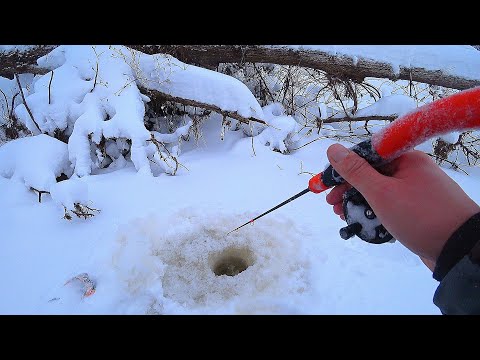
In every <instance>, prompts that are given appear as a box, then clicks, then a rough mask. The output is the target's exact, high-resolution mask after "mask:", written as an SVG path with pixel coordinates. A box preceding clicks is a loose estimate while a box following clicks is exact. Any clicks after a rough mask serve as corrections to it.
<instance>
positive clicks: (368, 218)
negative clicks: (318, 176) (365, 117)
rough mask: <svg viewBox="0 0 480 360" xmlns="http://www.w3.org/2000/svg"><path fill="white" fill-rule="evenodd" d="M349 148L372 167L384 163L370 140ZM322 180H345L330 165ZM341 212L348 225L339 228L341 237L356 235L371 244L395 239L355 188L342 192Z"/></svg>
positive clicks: (330, 182) (339, 182)
mask: <svg viewBox="0 0 480 360" xmlns="http://www.w3.org/2000/svg"><path fill="white" fill-rule="evenodd" d="M350 150H352V151H354V152H356V153H357V154H358V155H360V156H361V157H363V158H364V159H365V160H367V161H368V162H369V163H370V164H371V165H372V166H374V167H379V166H381V165H383V164H384V161H383V159H382V158H381V157H380V156H379V155H378V154H377V153H376V152H375V151H374V150H373V147H372V144H371V140H366V141H363V142H361V143H359V144H357V145H355V146H353V147H352V148H350ZM322 182H323V184H325V185H327V186H329V187H331V186H335V185H339V184H343V183H344V182H345V180H344V179H343V178H342V177H341V176H340V174H338V173H337V172H336V171H335V169H334V168H333V167H332V165H329V166H327V168H326V169H325V171H324V172H323V173H322ZM343 214H344V215H345V221H346V222H347V224H348V225H347V226H345V227H343V228H341V229H340V236H341V237H342V239H345V240H347V239H350V238H351V237H352V236H355V235H357V236H358V237H359V238H360V239H362V240H363V241H366V242H368V243H371V244H384V243H386V242H394V241H395V239H394V238H393V236H392V235H391V234H390V233H389V232H388V231H387V229H385V227H384V226H383V225H382V223H381V222H380V220H378V218H377V215H375V212H374V211H373V210H372V208H371V207H370V205H369V204H368V202H367V200H366V199H365V198H364V197H363V195H362V194H361V193H360V192H359V191H358V190H357V189H355V188H351V189H349V190H347V191H346V192H345V193H344V194H343Z"/></svg>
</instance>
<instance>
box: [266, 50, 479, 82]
mask: <svg viewBox="0 0 480 360" xmlns="http://www.w3.org/2000/svg"><path fill="white" fill-rule="evenodd" d="M274 47H288V48H293V49H305V50H319V51H324V52H327V53H328V54H331V55H344V56H348V57H350V58H352V60H353V62H354V64H355V65H356V64H357V63H358V61H359V59H361V58H364V59H370V60H375V61H379V62H384V63H387V64H390V65H391V66H392V69H393V71H394V72H395V73H396V74H397V75H398V74H399V73H400V67H405V68H424V69H427V70H442V71H443V72H444V73H446V74H449V75H454V76H458V77H463V78H465V79H471V80H480V71H479V69H480V52H479V51H478V50H477V49H475V48H474V47H472V46H470V45H442V46H438V45H287V46H281V45H275V46H274Z"/></svg>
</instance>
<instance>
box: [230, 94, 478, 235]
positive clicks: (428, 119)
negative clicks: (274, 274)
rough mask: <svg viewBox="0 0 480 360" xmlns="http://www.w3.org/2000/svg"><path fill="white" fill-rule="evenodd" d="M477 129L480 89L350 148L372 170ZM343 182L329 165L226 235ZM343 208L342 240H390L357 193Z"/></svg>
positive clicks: (433, 106) (423, 111)
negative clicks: (436, 139) (447, 135)
mask: <svg viewBox="0 0 480 360" xmlns="http://www.w3.org/2000/svg"><path fill="white" fill-rule="evenodd" d="M477 128H480V87H476V88H473V89H469V90H465V91H461V92H458V93H456V94H454V95H451V96H448V97H446V98H443V99H439V100H436V101H434V102H432V103H430V104H427V105H424V106H421V107H419V108H417V109H416V110H414V111H412V112H410V113H408V114H405V115H403V116H401V117H399V118H398V119H397V120H395V121H394V122H393V123H391V124H389V125H388V126H386V127H385V128H383V129H382V130H381V131H379V132H378V133H375V134H373V135H372V136H371V138H370V139H369V140H366V141H363V142H361V143H359V144H357V145H355V146H353V147H351V148H350V150H351V151H354V152H355V153H357V154H358V155H360V156H361V157H363V158H364V159H365V160H367V161H368V163H370V165H372V166H373V167H374V168H379V167H381V166H383V165H385V164H388V163H389V162H391V161H392V160H394V159H396V158H398V157H399V156H400V155H402V154H403V153H405V152H406V151H409V150H412V149H413V148H414V147H415V146H417V145H419V144H421V143H423V142H424V141H426V140H428V139H430V138H432V137H435V136H439V135H442V134H445V133H449V132H452V131H465V130H473V129H477ZM344 182H345V180H344V179H343V178H342V177H341V176H340V175H339V174H338V173H337V172H336V171H335V170H334V169H333V167H332V165H330V164H329V165H328V166H327V167H326V169H325V170H324V171H323V172H321V173H319V174H317V175H315V176H313V177H312V178H311V179H310V181H309V183H308V188H307V189H305V190H303V191H301V192H300V193H298V194H296V195H294V196H293V197H291V198H290V199H288V200H286V201H284V202H282V203H281V204H279V205H277V206H275V207H274V208H272V209H270V210H268V211H266V212H264V213H263V214H261V215H259V216H257V217H256V218H254V219H252V220H250V221H248V222H246V223H245V224H243V225H241V226H239V227H237V228H236V229H234V230H232V231H230V232H229V233H228V234H230V233H232V232H234V231H236V230H238V229H240V228H242V227H243V226H245V225H248V224H250V223H253V222H254V221H255V220H257V219H259V218H261V217H262V216H265V215H266V214H268V213H270V212H272V211H274V210H276V209H278V208H279V207H281V206H283V205H286V204H288V203H289V202H291V201H293V200H295V199H297V198H299V197H300V196H302V195H304V194H306V193H308V192H313V193H316V194H319V193H321V192H324V191H325V190H327V189H330V188H331V187H333V186H336V185H340V184H343V183H344ZM342 206H343V213H344V215H345V221H346V222H347V226H345V227H343V228H341V229H340V236H341V237H342V238H343V239H345V240H346V239H349V238H351V237H352V236H355V235H357V236H358V237H359V238H360V239H362V240H364V241H366V242H369V243H373V244H383V243H386V242H388V241H391V240H393V236H392V235H391V234H390V233H389V232H388V231H387V230H386V229H385V227H384V226H383V225H382V224H381V223H380V221H379V220H378V218H377V217H376V215H375V213H374V212H373V210H372V208H371V207H370V205H369V204H368V202H367V201H366V200H365V198H364V197H363V196H362V194H360V192H359V191H358V190H357V189H355V188H351V189H349V190H348V191H346V192H345V194H344V195H343V204H342ZM228 234H227V235H228Z"/></svg>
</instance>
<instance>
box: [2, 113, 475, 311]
mask: <svg viewBox="0 0 480 360" xmlns="http://www.w3.org/2000/svg"><path fill="white" fill-rule="evenodd" d="M220 123H221V121H220V119H219V118H218V117H216V118H213V119H211V120H210V121H209V122H208V123H207V124H206V125H205V128H204V129H203V133H204V135H205V136H204V139H203V140H201V141H200V145H199V147H196V146H194V144H193V143H192V144H191V143H184V144H183V147H184V148H183V157H182V163H183V164H184V165H185V166H186V167H187V168H188V169H189V171H186V170H185V169H183V168H182V169H181V170H179V172H178V174H177V176H168V175H166V174H161V175H160V176H158V177H150V176H145V175H142V174H141V173H138V172H137V171H136V170H135V168H134V167H133V165H132V164H131V163H130V164H129V165H128V166H127V167H125V168H124V169H121V170H117V171H114V172H109V173H104V174H98V175H92V176H87V177H84V178H82V179H80V180H77V181H83V182H85V183H86V184H87V185H88V197H89V199H90V201H91V205H92V206H93V207H95V208H97V209H100V210H101V212H100V213H99V214H98V215H96V216H95V217H93V218H90V219H87V220H83V219H78V218H76V217H75V218H74V219H73V220H72V221H66V220H65V219H62V216H63V208H62V207H61V206H59V205H58V204H57V203H55V202H54V201H53V200H52V199H51V198H50V196H48V195H44V196H43V200H42V203H38V201H37V195H36V194H34V193H33V192H30V191H28V190H27V188H26V187H25V186H24V185H23V184H22V183H21V182H16V181H12V180H10V179H5V178H1V177H0V208H1V209H3V210H2V216H1V217H0V229H2V230H1V233H2V237H1V241H0V274H2V281H3V283H2V287H3V289H4V291H3V292H2V296H1V298H0V313H3V314H46V313H48V314H60V313H68V314H99V313H102V314H103V313H109V314H110V313H112V314H119V313H120V314H124V313H135V314H136V313H140V314H143V313H153V314H155V313H160V314H173V313H175V314H188V313H209V314H211V313H262V314H264V313H274V314H277V313H281V314H284V313H295V314H297V313H299V314H439V310H438V309H437V308H436V307H435V306H434V305H433V303H432V296H433V292H434V290H435V288H436V285H437V283H436V281H435V280H433V279H432V278H431V273H430V271H429V270H428V269H427V268H426V267H425V266H424V265H423V264H422V263H421V261H420V260H419V259H418V258H417V257H416V256H414V255H412V254H411V253H410V252H409V251H408V250H406V249H405V248H404V247H403V246H402V245H401V244H399V243H398V242H396V243H394V244H384V245H378V246H377V245H370V244H366V243H364V242H362V241H361V240H359V239H358V238H354V239H351V240H349V241H344V240H342V239H341V238H340V237H339V235H338V229H339V228H340V227H341V226H342V225H343V223H342V221H341V220H340V219H339V218H338V217H337V216H335V215H334V214H333V212H332V210H331V207H330V206H329V205H327V204H326V202H325V195H324V194H320V195H314V194H307V195H305V196H303V197H301V198H299V199H297V200H296V201H294V202H292V203H290V204H288V205H287V206H285V207H283V208H281V209H279V210H277V211H275V212H273V213H271V214H269V215H267V216H266V217H264V218H262V219H260V220H258V221H257V222H256V223H255V224H254V225H249V226H246V227H244V228H242V229H241V230H239V231H237V232H234V233H232V234H230V235H228V236H226V233H227V232H228V231H230V230H232V229H233V228H235V227H236V226H238V225H240V224H242V223H243V222H245V221H247V220H249V219H250V218H251V217H252V216H254V215H257V214H259V213H260V212H263V211H265V210H266V209H268V208H270V207H272V206H273V205H275V204H277V203H279V202H281V201H283V200H284V199H286V198H287V197H289V196H291V195H293V194H295V193H297V192H299V191H300V190H302V189H304V188H306V187H307V183H308V180H309V177H310V176H309V175H308V174H299V173H300V169H301V166H302V169H303V171H309V172H318V171H320V170H321V169H323V167H324V165H325V164H326V155H325V150H326V148H327V147H328V146H329V145H330V144H331V143H332V142H331V141H329V140H324V141H317V142H314V143H312V144H310V145H308V146H306V147H304V148H302V149H300V150H298V151H296V152H295V153H294V154H292V155H282V154H280V153H278V152H273V151H271V150H270V149H269V147H268V146H264V145H262V144H261V143H259V142H258V141H255V143H254V149H255V154H256V155H255V156H254V155H253V150H252V143H251V138H248V137H245V136H244V135H243V134H242V132H241V131H237V132H228V133H227V134H226V136H225V140H224V141H223V142H222V141H221V140H220V137H219V129H220ZM446 172H447V174H448V175H450V176H451V177H453V178H454V179H455V180H456V181H458V182H459V183H460V184H461V185H462V187H463V188H464V189H465V191H466V192H467V193H468V194H469V195H470V196H471V197H472V198H473V199H474V200H475V201H477V202H480V192H478V186H477V185H478V180H479V178H480V171H479V169H478V168H476V169H470V172H471V174H470V176H466V175H462V174H461V173H458V172H453V171H450V170H446ZM232 256H233V257H237V258H240V259H242V260H243V261H244V262H245V264H246V265H247V266H248V267H247V269H246V270H245V271H243V272H241V273H239V274H238V275H237V276H233V277H230V276H225V275H223V276H216V275H215V273H214V270H216V268H217V267H218V266H221V262H222V261H227V260H228V259H229V258H231V257H232ZM83 272H86V273H88V274H89V276H90V277H91V278H92V279H93V280H94V281H95V282H96V284H97V288H96V293H95V294H94V295H92V296H90V297H86V298H82V296H81V295H82V294H81V292H80V290H79V288H77V287H75V286H73V285H72V284H67V285H64V284H65V282H66V281H67V280H69V279H70V278H72V277H73V276H76V275H78V274H80V273H83Z"/></svg>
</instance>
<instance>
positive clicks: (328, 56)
mask: <svg viewBox="0 0 480 360" xmlns="http://www.w3.org/2000/svg"><path fill="white" fill-rule="evenodd" d="M129 47H131V48H134V49H136V50H139V51H141V52H144V53H147V54H156V53H166V54H171V55H173V56H175V57H177V58H178V59H179V60H181V61H183V62H186V63H191V64H198V65H200V66H204V67H211V68H212V67H215V66H217V65H218V64H219V63H244V62H253V63H271V64H279V65H296V66H302V67H308V68H312V69H319V70H322V71H325V72H326V73H328V74H329V75H333V76H338V77H340V78H349V79H352V80H355V81H359V82H360V81H362V80H363V79H365V78H366V77H375V78H385V79H390V80H399V79H401V80H412V81H418V82H421V83H426V84H431V85H439V86H444V87H448V88H452V89H459V90H462V89H467V88H471V87H475V86H479V85H480V72H478V67H476V66H480V54H479V53H478V52H477V51H476V50H475V48H473V47H471V46H465V47H462V46H458V47H455V48H452V49H450V48H448V47H447V46H445V49H444V51H440V52H439V51H438V46H437V47H436V48H434V47H429V46H417V47H415V46H403V47H401V46H396V47H395V46H390V47H388V46H363V45H358V46H333V45H329V46H323V45H312V46H308V45H305V46H280V45H273V46H256V45H246V46H240V45H129ZM452 50H455V51H452ZM467 58H468V61H467ZM467 63H468V64H470V65H469V67H468V69H467V67H466V64H467ZM475 69H477V70H476V71H475Z"/></svg>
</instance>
